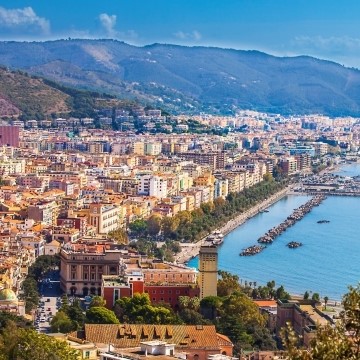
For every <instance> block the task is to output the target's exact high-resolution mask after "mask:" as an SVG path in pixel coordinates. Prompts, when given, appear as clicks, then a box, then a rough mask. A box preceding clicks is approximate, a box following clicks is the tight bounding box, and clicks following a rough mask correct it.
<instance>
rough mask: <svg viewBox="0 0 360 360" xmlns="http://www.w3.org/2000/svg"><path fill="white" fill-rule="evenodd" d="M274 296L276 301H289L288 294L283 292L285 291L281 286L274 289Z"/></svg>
mask: <svg viewBox="0 0 360 360" xmlns="http://www.w3.org/2000/svg"><path fill="white" fill-rule="evenodd" d="M275 296H276V299H280V300H289V299H290V294H289V293H288V292H287V291H285V289H284V287H283V286H282V285H281V286H280V287H278V288H277V289H276V293H275Z"/></svg>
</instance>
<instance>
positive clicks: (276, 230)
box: [258, 195, 326, 244]
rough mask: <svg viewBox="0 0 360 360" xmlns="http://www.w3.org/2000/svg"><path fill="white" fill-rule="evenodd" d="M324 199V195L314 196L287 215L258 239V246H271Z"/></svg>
mask: <svg viewBox="0 0 360 360" xmlns="http://www.w3.org/2000/svg"><path fill="white" fill-rule="evenodd" d="M325 198H326V196H325V195H316V196H314V197H313V198H312V199H310V200H309V201H307V202H306V203H305V204H304V205H301V206H300V207H298V208H297V209H295V210H294V212H293V213H292V214H291V215H289V216H288V217H287V218H286V220H284V221H283V222H282V223H281V224H279V225H278V226H275V227H273V228H271V229H270V230H269V231H267V232H266V233H265V234H264V235H263V236H261V237H260V238H259V239H258V242H259V243H260V244H272V243H273V241H274V240H275V239H276V237H278V236H279V235H281V234H282V233H283V232H284V231H285V230H286V229H287V228H289V227H290V226H293V225H294V224H295V223H296V222H297V221H299V220H301V219H302V218H303V217H304V216H305V215H306V214H308V213H309V212H310V211H311V210H312V209H313V208H314V207H315V206H319V205H320V204H321V202H322V201H323V200H324V199H325Z"/></svg>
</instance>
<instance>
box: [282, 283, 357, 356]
mask: <svg viewBox="0 0 360 360" xmlns="http://www.w3.org/2000/svg"><path fill="white" fill-rule="evenodd" d="M342 304H343V307H344V311H343V312H342V313H341V315H340V320H339V321H338V322H336V323H335V325H331V324H328V325H325V326H318V329H317V331H316V334H315V337H314V338H313V339H312V340H311V344H310V345H311V346H310V348H309V349H307V350H306V351H304V350H302V349H299V348H298V343H299V338H298V336H297V335H296V333H295V331H294V329H293V328H292V327H291V325H290V324H288V325H287V327H286V328H284V329H282V332H281V338H282V341H283V345H284V347H285V348H286V350H287V351H288V357H289V360H323V359H328V360H358V359H359V358H360V311H359V309H360V284H359V285H358V286H357V287H352V286H350V287H349V292H348V293H347V294H345V295H344V297H343V301H342Z"/></svg>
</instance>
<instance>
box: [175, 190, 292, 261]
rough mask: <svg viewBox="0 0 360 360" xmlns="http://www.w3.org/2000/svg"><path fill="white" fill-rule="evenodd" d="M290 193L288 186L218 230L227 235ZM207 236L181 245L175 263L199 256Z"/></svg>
mask: <svg viewBox="0 0 360 360" xmlns="http://www.w3.org/2000/svg"><path fill="white" fill-rule="evenodd" d="M289 193H290V187H289V186H287V187H286V188H285V189H283V190H280V191H279V192H277V193H276V194H274V195H272V196H271V197H269V198H267V199H265V200H263V201H262V202H260V203H259V204H257V205H255V206H253V207H252V208H250V209H249V210H247V211H245V212H244V213H242V214H240V215H237V216H236V217H235V218H233V219H231V220H229V221H228V222H227V223H226V224H225V225H224V226H222V227H221V228H218V229H217V230H219V231H220V232H221V233H222V234H224V236H225V235H227V234H229V233H230V232H231V231H233V230H234V229H236V228H237V227H239V226H240V225H242V224H244V223H245V222H246V221H247V220H249V219H250V218H252V217H253V216H255V215H257V214H259V213H260V211H262V210H265V209H266V208H267V207H269V206H271V205H272V204H275V203H276V202H278V201H279V200H281V199H282V198H284V197H285V196H287V195H288V194H289ZM206 237H207V236H205V237H204V238H202V239H201V240H200V241H198V242H197V243H185V244H180V246H181V252H180V253H178V254H177V255H176V256H175V261H174V262H175V263H176V264H186V263H187V262H188V261H189V260H191V259H192V258H194V257H195V256H197V255H198V254H199V251H200V247H201V246H202V245H204V244H205V239H206Z"/></svg>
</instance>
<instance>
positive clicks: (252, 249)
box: [240, 245, 265, 256]
mask: <svg viewBox="0 0 360 360" xmlns="http://www.w3.org/2000/svg"><path fill="white" fill-rule="evenodd" d="M264 249H265V246H262V245H253V246H249V247H248V248H246V249H244V250H243V251H242V252H241V253H240V256H252V255H256V254H259V253H260V252H262V251H263V250H264Z"/></svg>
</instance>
